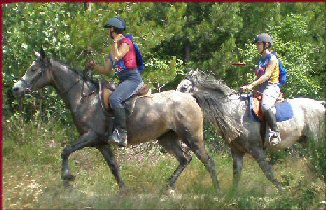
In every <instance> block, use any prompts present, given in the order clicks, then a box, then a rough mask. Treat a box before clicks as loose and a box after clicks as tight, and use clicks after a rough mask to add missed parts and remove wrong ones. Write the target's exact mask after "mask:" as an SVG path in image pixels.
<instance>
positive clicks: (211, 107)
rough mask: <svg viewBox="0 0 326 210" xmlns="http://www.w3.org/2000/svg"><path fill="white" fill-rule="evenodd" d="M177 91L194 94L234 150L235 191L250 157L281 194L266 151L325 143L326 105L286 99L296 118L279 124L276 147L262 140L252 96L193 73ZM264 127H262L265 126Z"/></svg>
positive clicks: (311, 101)
mask: <svg viewBox="0 0 326 210" xmlns="http://www.w3.org/2000/svg"><path fill="white" fill-rule="evenodd" d="M177 90H178V91H181V92H187V93H191V94H192V95H193V96H194V97H195V98H196V100H197V102H198V103H199V105H200V106H201V107H202V109H203V110H204V118H205V120H207V121H208V122H211V123H212V124H213V125H215V127H216V128H217V130H218V132H219V134H220V135H221V136H222V137H223V139H224V141H225V142H226V143H227V145H229V146H230V148H231V155H232V158H233V185H232V188H233V189H235V190H236V189H237V188H238V184H239V180H240V175H241V171H242V167H243V157H244V155H245V153H249V154H250V155H251V156H252V157H253V158H254V159H255V160H256V161H257V162H258V164H259V166H260V168H261V169H262V171H263V172H264V174H265V176H266V177H267V179H268V180H270V181H271V182H272V183H273V184H274V185H275V186H276V188H277V189H279V190H282V189H283V188H282V186H281V184H280V182H279V181H278V180H277V179H276V178H275V176H274V172H273V169H272V166H271V165H270V164H269V163H268V162H267V160H266V152H265V148H267V149H271V150H281V149H285V148H288V147H290V146H291V145H293V144H294V143H296V142H300V143H307V142H308V141H309V140H310V141H311V140H313V139H314V140H321V141H322V140H325V127H324V120H325V102H324V101H316V100H313V99H309V98H293V99H287V102H288V103H289V104H290V105H291V107H292V109H293V118H292V119H289V120H286V121H283V122H277V124H278V127H279V128H280V135H281V139H282V141H281V142H280V143H279V144H277V145H271V144H268V142H267V141H265V142H264V141H262V140H263V138H262V137H263V134H262V133H261V131H260V128H261V123H260V122H259V121H257V120H255V119H253V118H252V116H251V111H252V110H251V109H250V108H249V98H248V97H249V96H248V95H250V94H241V93H240V94H239V91H235V90H233V89H231V88H230V87H228V86H227V85H226V84H225V83H224V82H223V81H221V80H217V79H214V77H213V76H211V75H208V74H204V73H203V72H201V71H199V70H198V69H197V70H192V71H190V73H189V76H188V77H187V78H186V79H184V80H182V81H181V82H180V83H179V85H178V87H177ZM262 127H263V126H262Z"/></svg>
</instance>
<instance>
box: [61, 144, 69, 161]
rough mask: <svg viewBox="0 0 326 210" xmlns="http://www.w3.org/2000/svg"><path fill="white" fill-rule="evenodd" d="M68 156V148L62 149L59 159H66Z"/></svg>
mask: <svg viewBox="0 0 326 210" xmlns="http://www.w3.org/2000/svg"><path fill="white" fill-rule="evenodd" d="M69 155H70V150H69V148H67V147H66V148H64V149H63V150H62V153H61V158H62V159H66V158H68V156H69Z"/></svg>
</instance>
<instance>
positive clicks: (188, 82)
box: [176, 69, 202, 93]
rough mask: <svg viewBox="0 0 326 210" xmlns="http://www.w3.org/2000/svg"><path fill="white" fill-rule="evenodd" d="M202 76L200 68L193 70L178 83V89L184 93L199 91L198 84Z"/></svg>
mask: <svg viewBox="0 0 326 210" xmlns="http://www.w3.org/2000/svg"><path fill="white" fill-rule="evenodd" d="M201 76H202V73H201V72H200V71H199V70H198V69H196V70H191V71H190V72H189V74H188V76H187V77H186V78H185V79H183V80H182V81H181V82H180V83H179V84H178V86H177V89H176V91H180V92H183V93H194V92H196V91H198V87H197V84H198V79H199V78H201Z"/></svg>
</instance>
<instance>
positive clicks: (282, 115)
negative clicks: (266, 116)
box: [249, 96, 293, 122]
mask: <svg viewBox="0 0 326 210" xmlns="http://www.w3.org/2000/svg"><path fill="white" fill-rule="evenodd" d="M257 107H259V108H257ZM260 107H261V106H260V101H259V100H255V99H254V97H252V96H251V97H249V108H250V116H251V118H252V119H253V120H255V121H262V120H263V116H262V112H261V108H260ZM275 108H276V115H275V117H276V122H282V121H286V120H290V119H292V118H293V110H292V106H291V104H290V103H289V102H287V101H283V102H277V103H276V104H275Z"/></svg>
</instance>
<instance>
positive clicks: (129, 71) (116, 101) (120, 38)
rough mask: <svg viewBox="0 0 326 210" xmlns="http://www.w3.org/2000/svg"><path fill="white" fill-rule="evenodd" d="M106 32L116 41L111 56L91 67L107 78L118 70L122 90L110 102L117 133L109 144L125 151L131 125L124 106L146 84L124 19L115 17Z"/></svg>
mask: <svg viewBox="0 0 326 210" xmlns="http://www.w3.org/2000/svg"><path fill="white" fill-rule="evenodd" d="M104 28H108V32H109V36H110V37H111V38H112V39H113V44H112V46H111V50H110V56H109V58H108V59H107V60H106V61H105V63H104V65H99V64H96V63H95V62H94V61H91V62H90V63H89V65H88V66H89V67H90V68H91V69H94V70H96V71H98V72H99V73H102V74H107V73H109V72H111V71H112V70H113V69H114V70H115V73H116V75H117V76H118V78H119V80H120V84H119V86H118V87H117V88H116V90H115V91H114V92H113V93H112V94H111V96H110V98H109V100H110V106H111V108H112V109H113V113H114V127H115V129H114V131H113V133H112V134H111V136H109V140H108V142H109V143H115V144H118V145H119V146H123V147H125V146H127V123H126V112H125V108H124V106H123V104H122V103H123V102H124V101H126V100H127V99H128V98H130V97H131V96H132V95H133V94H134V93H136V92H137V91H138V90H139V89H140V88H141V87H142V86H143V85H144V83H143V80H142V77H141V76H140V73H139V72H138V70H137V62H136V53H135V48H134V45H133V43H132V41H131V40H130V39H128V38H126V37H125V36H124V31H125V29H126V23H125V21H124V20H123V19H122V18H120V17H114V18H111V19H109V21H108V23H107V24H106V25H104Z"/></svg>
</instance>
